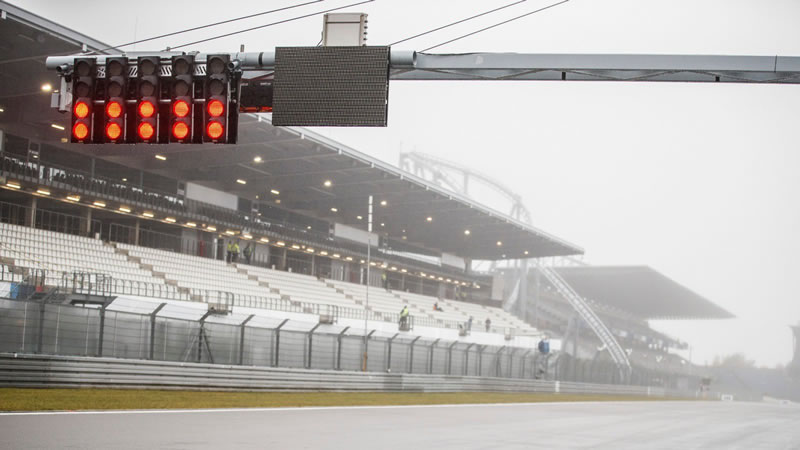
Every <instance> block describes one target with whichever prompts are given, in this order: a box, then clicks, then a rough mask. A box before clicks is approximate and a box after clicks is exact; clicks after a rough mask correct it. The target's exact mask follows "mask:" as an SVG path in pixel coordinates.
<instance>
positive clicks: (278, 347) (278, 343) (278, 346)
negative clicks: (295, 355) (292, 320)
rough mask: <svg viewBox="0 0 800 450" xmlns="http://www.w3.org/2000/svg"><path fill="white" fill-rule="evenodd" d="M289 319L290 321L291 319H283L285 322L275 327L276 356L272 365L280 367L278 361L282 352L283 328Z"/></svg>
mask: <svg viewBox="0 0 800 450" xmlns="http://www.w3.org/2000/svg"><path fill="white" fill-rule="evenodd" d="M288 321H289V319H283V322H281V323H280V324H279V325H278V326H277V327H276V328H275V358H273V360H274V362H273V364H272V367H278V362H279V359H278V358H279V356H278V355H280V352H281V328H282V327H283V326H284V325H286V322H288Z"/></svg>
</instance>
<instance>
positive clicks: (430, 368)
mask: <svg viewBox="0 0 800 450" xmlns="http://www.w3.org/2000/svg"><path fill="white" fill-rule="evenodd" d="M439 341H440V339H436V340H435V341H433V342H432V343H431V345H429V346H428V373H429V374H432V373H433V349H434V348H435V347H436V344H438V343H439Z"/></svg>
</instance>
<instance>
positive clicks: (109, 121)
mask: <svg viewBox="0 0 800 450" xmlns="http://www.w3.org/2000/svg"><path fill="white" fill-rule="evenodd" d="M127 96H128V58H126V57H113V58H108V59H106V79H105V99H104V100H105V107H104V110H105V114H104V122H103V129H104V130H105V133H104V134H105V137H104V141H105V142H125V135H126V130H125V116H126V109H127V106H126V105H127V103H126V101H125V100H126V98H127Z"/></svg>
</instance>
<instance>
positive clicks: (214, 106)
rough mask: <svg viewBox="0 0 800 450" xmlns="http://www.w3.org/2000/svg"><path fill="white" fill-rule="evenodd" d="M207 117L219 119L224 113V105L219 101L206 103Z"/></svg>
mask: <svg viewBox="0 0 800 450" xmlns="http://www.w3.org/2000/svg"><path fill="white" fill-rule="evenodd" d="M207 110H208V115H209V116H211V117H219V116H221V115H222V114H223V113H224V112H225V105H224V104H223V103H222V102H221V101H219V100H211V101H210V102H208V107H207Z"/></svg>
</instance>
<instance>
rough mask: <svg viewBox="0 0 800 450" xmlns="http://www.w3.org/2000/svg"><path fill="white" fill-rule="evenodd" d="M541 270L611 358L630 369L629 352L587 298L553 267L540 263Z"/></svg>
mask: <svg viewBox="0 0 800 450" xmlns="http://www.w3.org/2000/svg"><path fill="white" fill-rule="evenodd" d="M538 268H539V271H540V272H541V273H542V275H544V277H545V278H546V279H547V281H549V282H550V284H552V285H553V287H555V288H556V290H557V291H558V293H559V294H561V295H562V296H563V297H564V298H565V299H566V300H567V301H568V302H569V304H570V305H572V307H573V308H574V309H575V311H576V312H577V313H578V314H579V315H580V316H581V318H582V319H583V320H584V322H586V323H587V324H588V325H589V328H591V330H592V331H593V332H594V334H596V335H597V338H598V339H600V342H602V343H603V345H605V347H606V348H607V349H608V352H609V353H610V354H611V359H613V360H614V362H615V363H616V364H617V365H618V366H620V367H622V368H625V369H628V370H630V367H631V363H630V361H628V354H627V353H626V352H625V350H624V349H623V348H622V346H620V345H619V342H617V339H616V338H614V335H613V334H611V332H610V331H608V328H607V327H606V326H605V324H604V323H603V321H601V320H600V318H599V317H598V316H597V314H595V313H594V311H592V308H590V307H589V304H588V303H587V302H586V300H585V299H584V298H583V297H581V296H580V295H578V293H577V292H575V290H574V289H572V287H571V286H570V285H569V284H567V282H566V281H564V279H563V278H561V275H559V274H558V273H557V272H556V271H555V270H553V268H551V267H545V266H543V265H541V264H539V265H538Z"/></svg>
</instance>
